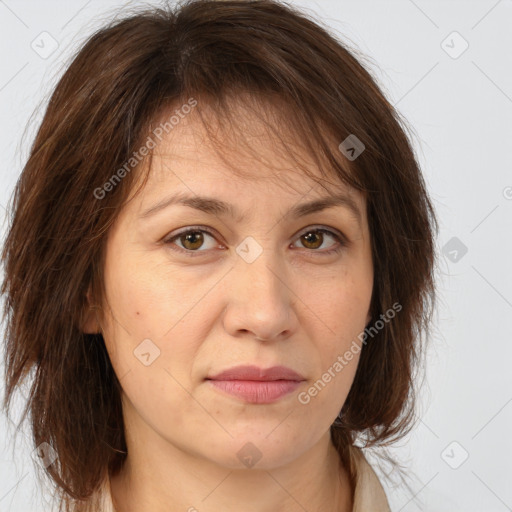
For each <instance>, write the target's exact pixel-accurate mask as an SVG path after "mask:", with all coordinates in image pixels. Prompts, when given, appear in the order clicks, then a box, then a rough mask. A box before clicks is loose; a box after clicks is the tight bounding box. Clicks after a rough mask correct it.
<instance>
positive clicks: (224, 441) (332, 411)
mask: <svg viewBox="0 0 512 512" xmlns="http://www.w3.org/2000/svg"><path fill="white" fill-rule="evenodd" d="M258 123H259V121H258V120H257V119H252V120H251V119H249V122H248V127H249V128H251V127H253V128H254V129H255V130H259V132H258V133H260V135H261V133H263V130H261V126H260V125H259V124H258ZM204 133H205V132H204V131H203V127H202V124H201V123H200V122H199V121H198V120H197V119H196V118H195V117H194V113H192V114H190V115H189V116H188V117H186V118H185V119H183V120H182V121H181V122H180V124H179V125H178V126H176V127H175V128H174V130H173V131H171V132H170V133H169V134H168V135H166V137H165V138H163V140H162V142H161V143H160V144H159V146H158V147H157V149H156V155H155V157H154V158H153V163H152V169H151V174H150V177H149V180H148V182H147V184H146V185H145V187H144V189H143V190H142V193H141V194H139V195H137V196H136V197H135V198H134V199H132V200H131V201H129V202H128V203H127V204H126V206H125V207H124V209H123V210H122V212H121V214H120V216H119V218H118V220H117V222H116V224H115V225H114V226H113V228H112V229H111V231H110V233H109V238H108V244H107V254H106V262H105V287H106V293H107V296H106V299H107V301H108V306H109V307H107V308H106V310H105V311H104V314H105V316H104V317H103V335H104V338H105V342H106V346H107V349H108V351H109V354H110V358H111V361H112V364H113V367H114V370H115V372H116V374H117V376H118V378H119V380H120V382H121V386H122V388H123V391H124V396H123V411H124V414H125V421H126V425H127V428H128V429H129V430H130V434H129V435H131V436H134V437H135V436H137V438H138V439H140V440H141V441H142V440H143V441H144V442H145V443H146V444H145V447H146V449H149V447H150V446H151V443H153V442H155V443H158V445H159V446H160V448H161V447H162V446H166V447H172V449H179V450H181V451H184V452H186V453H188V454H192V455H194V456H196V457H200V458H202V459H207V460H209V461H210V462H213V463H215V464H217V465H222V466H224V467H229V468H242V467H243V466H244V465H245V466H247V465H248V461H249V460H253V461H255V462H256V461H257V464H258V467H259V468H264V469H270V468H272V467H276V466H279V465H281V464H285V463H287V462H290V461H292V460H293V459H295V458H296V457H299V456H300V455H301V454H303V453H305V452H306V451H307V450H309V449H311V448H312V447H313V446H314V444H315V443H316V442H317V441H319V440H320V438H321V437H322V436H324V435H326V432H328V430H329V427H330V425H331V424H332V423H333V421H334V420H335V418H336V416H337V415H338V413H339V411H340V409H341V408H342V406H343V403H344V402H345V399H346V397H347V394H348V392H349V389H350V387H351V384H352V382H353V378H354V374H355V371H356V367H357V364H358V359H359V351H358V350H357V351H356V350H354V348H353V347H354V340H356V341H357V336H358V335H359V334H360V333H361V332H362V331H363V330H364V327H365V325H366V324H367V322H368V321H369V319H370V316H369V307H370V300H371V295H372V284H373V266H372V259H371V248H370V237H369V230H368V224H367V218H366V208H365V202H364V199H363V197H362V196H360V195H359V193H357V192H356V191H355V190H348V189H347V187H346V186H342V185H341V184H339V185H337V186H336V187H337V188H336V189H335V188H334V186H333V185H331V186H330V189H329V190H330V191H331V192H332V195H338V194H339V195H344V196H346V197H347V198H348V199H347V200H346V201H344V202H341V203H338V204H336V205H334V206H332V205H331V206H330V207H326V208H324V209H320V208H306V207H305V206H304V205H306V204H308V203H310V202H312V201H315V200H318V199H320V198H325V197H328V193H327V192H326V191H325V190H324V189H323V188H322V187H321V186H320V185H318V184H317V183H315V182H314V181H313V180H311V179H310V178H307V177H306V176H305V175H304V174H303V173H301V172H300V170H298V168H297V166H296V163H295V162H294V161H292V160H286V158H285V157H283V153H282V152H279V151H277V149H276V148H275V147H274V146H273V144H272V141H271V140H269V139H267V138H266V137H264V136H263V135H261V136H260V137H255V138H254V139H251V141H252V142H251V144H252V147H253V150H254V151H255V153H256V154H257V155H258V156H259V158H258V159H255V158H251V157H248V156H247V155H245V154H242V153H241V152H239V151H237V148H236V147H227V148H226V149H225V152H224V153H223V154H224V156H226V157H227V158H228V161H229V162H232V163H233V164H235V165H236V166H237V168H238V169H239V170H241V171H243V172H245V173H247V176H246V177H243V178H242V177H238V176H235V174H233V172H232V171H231V170H230V168H229V167H228V166H227V164H226V162H225V161H223V159H222V158H220V157H219V155H218V154H217V153H216V152H215V151H214V150H213V148H212V146H210V144H209V143H208V138H207V137H206V135H205V134H204ZM297 152H300V148H299V147H298V148H297ZM308 161H309V160H308ZM262 162H267V163H268V162H270V163H271V164H272V165H273V166H275V168H278V169H279V170H278V171H275V169H270V168H269V167H267V166H266V165H265V164H264V163H262ZM309 166H310V168H311V170H312V171H313V172H315V174H316V175H317V176H318V177H320V174H319V173H318V170H316V171H315V168H314V166H313V164H312V163H310V164H309ZM178 194H179V197H180V198H182V199H184V198H186V199H187V201H188V205H186V204H184V203H180V202H178V201H174V202H173V203H172V204H168V205H166V206H164V207H161V208H160V207H159V208H158V209H153V208H154V207H155V205H159V204H160V205H161V204H162V203H164V202H165V201H167V200H168V199H169V198H170V197H171V196H176V195H178ZM204 198H208V200H206V199H204ZM220 202H222V204H223V205H224V206H222V207H221V206H220ZM349 202H351V204H352V205H353V206H355V207H356V208H357V209H358V211H359V218H358V217H357V215H356V214H355V212H354V211H353V210H352V209H351V208H350V207H348V206H347V204H349ZM152 209H153V211H152V212H150V213H146V212H147V211H148V210H152ZM186 229H190V230H191V233H189V234H188V236H187V235H181V236H179V235H180V233H182V232H183V231H185V230H186ZM317 229H322V230H325V231H315V230H317ZM338 233H339V234H340V235H341V237H342V238H341V240H343V239H344V240H345V242H342V241H340V240H337V238H336V234H338ZM343 244H345V245H343ZM329 251H331V252H329ZM109 308H110V309H109ZM358 345H360V343H359V342H358ZM351 347H352V348H351ZM347 352H351V354H352V356H351V357H346V353H347ZM341 361H343V362H341ZM238 365H253V366H257V367H259V368H261V369H268V368H270V367H273V366H284V367H287V368H289V369H291V370H293V371H295V372H296V373H297V374H298V375H299V376H300V378H299V379H298V380H295V381H293V382H292V381H290V380H289V379H290V377H289V376H288V377H286V375H279V374H278V375H277V376H274V377H275V378H278V377H279V376H281V377H284V380H282V381H281V382H280V383H278V382H276V381H274V382H273V383H272V382H266V383H262V382H261V381H260V382H259V383H255V382H252V383H250V382H246V381H247V380H250V379H249V378H248V377H247V376H246V377H245V379H244V377H243V376H242V377H241V376H238V382H237V379H235V381H233V380H231V381H229V380H222V379H221V380H218V381H216V384H214V381H212V380H208V377H212V376H214V375H216V374H218V373H219V372H222V371H224V370H228V369H230V368H232V367H235V366H238ZM340 368H341V369H340ZM262 375H263V374H262ZM235 377H236V376H235ZM240 380H242V382H240ZM230 390H231V391H230ZM233 393H235V394H233ZM237 393H238V394H237ZM156 440H158V441H156ZM162 442H163V444H162ZM248 443H251V444H248ZM164 449H165V448H164ZM248 457H249V458H248ZM251 457H252V458H251ZM257 459H259V460H257Z"/></svg>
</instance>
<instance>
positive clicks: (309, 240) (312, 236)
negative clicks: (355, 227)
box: [298, 228, 347, 255]
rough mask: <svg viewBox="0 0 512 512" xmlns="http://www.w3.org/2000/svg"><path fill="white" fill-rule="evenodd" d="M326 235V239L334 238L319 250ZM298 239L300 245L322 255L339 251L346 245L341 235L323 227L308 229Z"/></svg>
mask: <svg viewBox="0 0 512 512" xmlns="http://www.w3.org/2000/svg"><path fill="white" fill-rule="evenodd" d="M326 237H327V240H328V239H329V238H331V239H332V240H334V243H331V245H330V246H328V247H327V248H324V250H320V248H321V247H322V245H323V244H324V243H325V242H326ZM298 241H300V243H301V244H302V247H304V248H306V249H310V250H311V252H317V253H318V254H322V255H328V254H331V253H335V252H340V251H341V250H342V249H343V248H344V247H345V246H346V245H347V244H346V242H345V239H344V237H343V235H341V234H338V233H337V232H334V231H331V230H330V229H323V228H318V229H309V230H307V231H305V232H303V233H302V235H300V237H299V240H298Z"/></svg>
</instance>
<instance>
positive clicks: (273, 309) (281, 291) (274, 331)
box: [225, 237, 294, 339]
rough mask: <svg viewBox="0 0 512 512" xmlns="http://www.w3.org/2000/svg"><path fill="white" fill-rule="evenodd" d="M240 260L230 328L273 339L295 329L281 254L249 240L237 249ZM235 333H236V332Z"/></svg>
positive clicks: (234, 274)
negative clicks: (292, 322)
mask: <svg viewBox="0 0 512 512" xmlns="http://www.w3.org/2000/svg"><path fill="white" fill-rule="evenodd" d="M236 251H237V255H238V259H237V260H235V267H234V268H233V271H232V276H231V279H234V280H235V282H236V284H235V285H233V286H230V289H231V293H230V296H229V304H228V310H229V313H228V315H227V317H226V319H225V320H226V328H228V329H229V330H231V331H235V330H244V331H251V332H252V333H253V334H254V335H256V336H257V337H259V338H265V339H269V338H272V337H275V336H278V335H279V334H281V333H282V332H283V331H291V330H293V325H292V324H291V323H290V319H291V318H293V316H294V315H291V314H290V307H291V303H292V298H293V297H292V295H293V294H292V292H291V290H290V289H289V288H288V286H287V283H286V276H285V275H284V272H285V270H284V266H283V265H281V262H280V261H279V257H278V254H277V253H276V251H275V250H274V249H272V248H270V247H268V246H267V247H265V248H264V247H263V246H262V244H260V243H259V242H257V241H256V240H255V239H254V238H251V237H247V239H245V240H244V241H243V242H242V243H241V244H240V245H239V246H238V247H237V249H236ZM232 334H234V332H232Z"/></svg>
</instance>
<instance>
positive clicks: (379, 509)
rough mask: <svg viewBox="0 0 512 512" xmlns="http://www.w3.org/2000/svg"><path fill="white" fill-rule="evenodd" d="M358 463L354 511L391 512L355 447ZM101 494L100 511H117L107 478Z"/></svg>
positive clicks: (381, 491) (379, 487)
mask: <svg viewBox="0 0 512 512" xmlns="http://www.w3.org/2000/svg"><path fill="white" fill-rule="evenodd" d="M354 448H355V449H354V450H353V452H352V453H353V454H354V459H355V463H356V486H355V491H354V507H353V509H352V512H391V509H390V508H389V504H388V500H387V497H386V493H385V492H384V489H383V487H382V485H381V483H380V481H379V479H378V477H377V475H376V473H375V471H374V470H373V468H372V467H371V466H370V464H369V463H368V461H367V460H366V459H365V457H364V454H363V452H362V451H361V449H360V448H357V447H354ZM99 493H100V495H101V500H102V501H101V506H100V509H99V512H116V510H115V509H114V505H113V503H112V498H111V496H110V481H109V479H108V478H107V479H105V482H104V484H103V487H102V489H100V491H99Z"/></svg>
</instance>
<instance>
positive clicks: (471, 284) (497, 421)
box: [0, 0, 512, 512]
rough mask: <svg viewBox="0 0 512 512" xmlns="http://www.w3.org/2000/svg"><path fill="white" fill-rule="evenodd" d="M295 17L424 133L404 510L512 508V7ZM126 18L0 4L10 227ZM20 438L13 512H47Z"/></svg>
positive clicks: (2, 148) (396, 487)
mask: <svg viewBox="0 0 512 512" xmlns="http://www.w3.org/2000/svg"><path fill="white" fill-rule="evenodd" d="M293 3H296V4H297V5H301V6H304V7H305V8H306V9H307V10H308V11H309V12H310V13H311V14H312V15H313V16H315V17H317V18H320V19H321V20H324V21H325V23H327V24H328V25H330V26H331V27H332V29H333V30H334V31H336V32H337V33H338V34H339V35H341V37H343V38H344V39H345V40H348V41H349V42H351V44H354V45H356V46H357V47H358V48H359V49H360V50H361V51H362V52H363V53H365V54H366V55H367V56H369V57H370V59H371V61H372V62H373V64H372V70H373V73H374V75H375V76H376V77H377V79H378V80H379V83H380V85H381V87H382V88H383V89H384V91H385V93H386V94H387V95H388V97H389V98H390V100H391V101H392V103H394V104H395V105H397V106H398V108H399V110H400V111H401V113H402V114H403V115H404V116H405V118H406V119H407V120H408V122H409V123H410V124H411V125H412V127H413V128H414V130H415V132H416V133H415V138H414V144H415V147H416V149H417V152H418V155H419V159H420V162H421V164H422V166H423V170H424V173H425V178H426V181H427V183H428V186H429V190H430V192H431V194H432V197H433V199H434V202H435V206H436V208H437V212H438V215H439V218H440V221H441V233H440V237H439V240H438V250H439V252H440V254H441V265H440V268H439V271H438V286H439V291H440V297H439V298H440V303H439V308H438V313H437V318H436V322H435V331H434V337H433V339H432V340H431V348H430V350H429V356H428V367H427V372H426V381H425V386H424V388H423V391H422V393H421V396H420V404H419V405H420V407H419V409H418V411H419V417H418V424H417V427H416V428H415V429H414V431H413V432H412V433H411V434H410V435H409V436H408V437H407V438H406V439H405V440H403V441H401V442H400V443H399V445H397V446H396V447H394V448H393V449H392V453H393V454H394V455H395V456H396V457H397V458H398V459H399V460H400V461H401V462H402V463H403V464H404V466H405V467H406V468H408V470H407V472H408V473H409V474H410V475H411V476H412V475H415V478H414V479H413V481H412V484H411V490H408V489H406V488H405V487H404V486H403V485H400V484H399V482H398V481H397V480H394V477H393V475H392V478H391V482H388V481H387V480H384V481H383V483H384V484H385V487H386V492H387V494H388V497H389V500H390V503H391V508H392V510H393V511H404V512H413V511H416V510H425V511H435V512H445V511H446V512H453V511H468V512H469V511H475V512H476V511H486V512H492V511H496V512H502V511H506V510H512V486H511V485H510V484H511V483H512V463H511V461H510V459H511V456H512V440H511V437H510V433H511V425H512V403H511V402H512V385H511V384H512V376H511V372H510V362H511V361H512V336H511V334H512V327H511V319H512V273H511V269H510V266H511V261H512V258H511V255H512V254H511V253H512V242H511V235H512V172H511V171H512V156H511V151H510V149H511V148H512V144H511V139H512V51H511V50H512V30H511V27H512V1H511V0H500V1H496V0H479V1H467V0H466V1H427V0H415V1H413V0H395V1H387V2H384V1H377V0H373V1H369V0H364V1H362V0H359V1H355V0H352V1H347V0H341V1H340V0H322V1H320V0H317V1H307V0H302V1H300V2H293ZM130 4H131V5H139V3H137V2H130ZM123 5H128V3H126V2H124V3H123V2H120V1H113V0H110V1H99V0H90V1H88V2H87V1H86V0H73V1H45V2H41V1H35V0H32V1H28V0H26V1H23V0H4V1H0V39H1V48H2V54H1V67H0V69H1V71H0V109H1V118H0V119H1V123H0V130H1V132H0V160H1V173H2V174H1V187H0V205H2V207H1V208H0V213H1V215H2V216H4V214H5V210H4V207H5V206H6V204H7V200H8V198H9V196H10V194H11V192H12V189H13V187H14V184H15V182H16V179H17V177H18V175H19V173H20V170H21V168H22V166H23V161H24V159H25V158H26V155H27V152H28V149H29V146H30V143H31V137H32V136H33V134H34V130H35V128H36V127H37V124H38V121H39V120H40V119H41V113H42V111H43V110H44V106H45V103H46V101H47V99H48V94H49V93H50V92H51V90H52V87H53V86H54V85H55V83H56V80H57V79H58V77H59V76H60V75H61V73H62V71H63V69H64V66H65V64H66V63H67V60H68V58H69V55H70V51H71V50H72V49H74V48H76V46H77V45H79V44H80V43H82V42H83V41H84V40H85V39H86V38H87V36H88V35H90V34H91V32H92V30H93V29H94V28H96V27H97V26H99V25H101V24H103V22H104V21H106V20H107V19H110V18H111V17H112V15H113V13H114V12H116V10H117V9H118V8H120V7H121V6H123ZM454 31H456V32H458V33H459V34H460V36H458V35H456V34H453V32H454ZM43 32H47V33H49V34H50V35H51V38H53V39H54V40H55V42H54V43H52V40H51V38H50V36H48V35H44V34H43V35H41V34H42V33H43ZM443 41H444V42H443ZM464 41H466V42H467V43H465V42H464ZM52 44H54V45H58V47H57V48H56V49H55V51H53V53H51V54H50V55H46V54H44V52H47V53H49V52H50V50H52V46H51V45H52ZM466 44H468V45H469V46H468V48H467V49H466V50H465V51H464V52H462V50H463V49H464V47H465V46H466ZM31 45H32V46H31ZM36 48H37V49H38V51H39V53H37V51H36V50H35V49H36ZM461 52H462V53H461ZM41 53H43V55H41ZM43 57H44V58H43ZM37 106H41V109H40V110H39V111H38V112H36V113H35V114H34V116H33V118H32V122H31V124H30V126H29V127H28V128H27V131H26V132H25V138H23V139H22V135H23V134H24V129H25V127H26V126H27V123H28V121H29V119H30V117H31V115H32V114H33V112H34V111H35V109H36V107H37ZM2 229H3V231H2V232H5V224H4V223H2ZM466 250H467V252H465V251H466ZM2 395H3V389H2ZM13 432H14V426H13V424H12V423H10V422H9V421H8V420H7V419H6V418H4V417H1V418H0V440H1V441H2V442H1V445H0V446H1V459H0V512H6V511H12V512H14V511H17V512H26V511H28V510H38V511H41V510H49V508H48V506H47V505H43V501H42V500H43V499H47V498H48V496H47V494H46V493H44V492H43V490H42V488H41V486H42V483H40V482H39V481H38V479H37V476H36V473H35V471H34V463H33V462H32V459H31V458H30V454H31V451H32V446H31V444H30V439H29V437H28V436H27V433H26V432H25V433H22V434H20V435H19V436H18V438H17V443H16V445H13V438H12V436H13ZM466 457H467V458H466ZM370 458H372V456H370ZM372 460H373V459H372ZM383 469H385V468H383ZM377 470H378V471H379V473H380V474H381V476H382V473H381V470H380V469H379V468H377ZM393 481H395V483H393ZM311 512H313V511H311Z"/></svg>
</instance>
